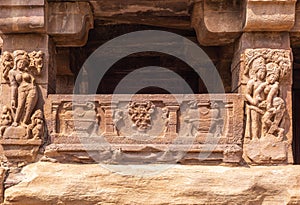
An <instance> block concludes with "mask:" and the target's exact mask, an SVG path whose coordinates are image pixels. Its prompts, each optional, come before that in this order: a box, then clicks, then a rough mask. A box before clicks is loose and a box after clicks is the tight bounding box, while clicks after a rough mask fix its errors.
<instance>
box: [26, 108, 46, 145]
mask: <svg viewBox="0 0 300 205" xmlns="http://www.w3.org/2000/svg"><path fill="white" fill-rule="evenodd" d="M43 134H44V117H43V113H42V111H41V110H37V111H35V112H34V114H33V115H32V117H31V124H30V125H28V129H27V138H33V139H41V138H42V136H43Z"/></svg>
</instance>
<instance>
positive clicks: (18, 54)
mask: <svg viewBox="0 0 300 205" xmlns="http://www.w3.org/2000/svg"><path fill="white" fill-rule="evenodd" d="M13 55H14V59H15V66H16V65H17V62H18V61H19V60H24V61H26V62H27V63H28V65H29V56H28V53H27V52H26V51H24V50H16V51H14V52H13Z"/></svg>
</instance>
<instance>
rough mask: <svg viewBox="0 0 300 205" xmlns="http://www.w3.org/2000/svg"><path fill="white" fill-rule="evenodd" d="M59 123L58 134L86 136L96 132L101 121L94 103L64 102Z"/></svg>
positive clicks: (59, 115)
mask: <svg viewBox="0 0 300 205" xmlns="http://www.w3.org/2000/svg"><path fill="white" fill-rule="evenodd" d="M57 121H58V131H57V133H60V134H61V135H66V136H68V135H71V136H72V135H81V136H86V135H90V134H93V133H95V132H96V129H97V127H98V124H99V121H100V119H99V116H98V115H97V112H96V106H95V103H94V102H63V103H62V104H61V108H60V111H59V114H58V118H57Z"/></svg>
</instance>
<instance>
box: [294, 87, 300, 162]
mask: <svg viewBox="0 0 300 205" xmlns="http://www.w3.org/2000/svg"><path fill="white" fill-rule="evenodd" d="M299 104H300V89H294V90H293V133H294V134H293V155H294V163H295V164H300V106H299Z"/></svg>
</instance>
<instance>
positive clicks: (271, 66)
mask: <svg viewBox="0 0 300 205" xmlns="http://www.w3.org/2000/svg"><path fill="white" fill-rule="evenodd" d="M269 75H275V76H276V78H277V79H279V77H280V68H279V66H278V65H277V64H276V63H268V64H267V76H269Z"/></svg>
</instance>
